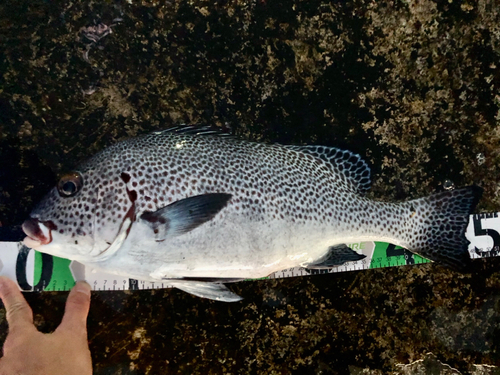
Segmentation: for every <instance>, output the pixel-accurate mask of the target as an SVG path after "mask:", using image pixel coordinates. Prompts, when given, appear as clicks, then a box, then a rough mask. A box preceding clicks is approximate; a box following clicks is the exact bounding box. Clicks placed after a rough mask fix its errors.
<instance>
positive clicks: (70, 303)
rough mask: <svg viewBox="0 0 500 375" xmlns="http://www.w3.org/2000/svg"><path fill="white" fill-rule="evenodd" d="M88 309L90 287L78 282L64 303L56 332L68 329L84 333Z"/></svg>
mask: <svg viewBox="0 0 500 375" xmlns="http://www.w3.org/2000/svg"><path fill="white" fill-rule="evenodd" d="M89 308H90V285H89V284H87V283H86V282H84V281H79V282H77V283H76V285H75V286H74V288H73V289H71V292H69V295H68V300H67V301H66V310H65V312H64V316H63V319H62V322H61V324H60V325H59V327H57V330H65V329H69V330H72V331H78V330H81V332H86V327H87V316H88V314H89ZM57 330H56V331H57Z"/></svg>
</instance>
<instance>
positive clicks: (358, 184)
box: [285, 146, 371, 194]
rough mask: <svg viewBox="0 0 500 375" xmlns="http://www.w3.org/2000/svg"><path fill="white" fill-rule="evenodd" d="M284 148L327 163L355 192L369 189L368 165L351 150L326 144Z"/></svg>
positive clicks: (364, 191) (363, 191)
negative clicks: (344, 178)
mask: <svg viewBox="0 0 500 375" xmlns="http://www.w3.org/2000/svg"><path fill="white" fill-rule="evenodd" d="M285 147H286V148H288V149H290V150H294V151H298V152H302V153H304V154H308V155H311V156H314V157H316V158H318V159H321V160H323V161H326V162H327V163H329V164H330V165H331V166H332V167H333V168H334V169H335V171H337V172H340V174H341V175H343V176H345V177H346V180H347V182H349V183H350V185H352V187H353V189H354V191H356V192H357V193H362V194H364V193H366V192H367V191H368V190H369V189H370V185H371V181H370V167H369V166H368V164H366V162H365V161H364V160H363V159H362V158H361V156H359V155H358V154H355V153H353V152H351V151H347V150H341V149H338V148H336V147H326V146H285Z"/></svg>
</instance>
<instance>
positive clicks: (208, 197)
mask: <svg viewBox="0 0 500 375" xmlns="http://www.w3.org/2000/svg"><path fill="white" fill-rule="evenodd" d="M231 197H232V195H231V194H225V193H211V194H202V195H195V196H193V197H189V198H185V199H181V200H179V201H177V202H174V203H172V204H169V205H168V206H165V207H163V208H160V209H159V210H157V211H155V212H149V211H146V212H144V213H143V214H142V215H141V216H140V220H141V221H142V222H143V223H145V224H147V225H148V226H149V227H150V228H151V229H152V230H153V232H154V234H155V239H156V240H157V241H163V240H165V239H166V238H167V236H178V235H181V234H184V233H187V232H189V231H191V230H193V229H195V228H196V227H198V226H200V225H201V224H203V223H205V222H207V221H209V220H211V219H212V218H213V217H214V216H215V215H216V214H217V213H218V212H219V211H220V210H222V209H223V208H224V207H225V206H226V205H227V203H228V202H229V200H230V199H231Z"/></svg>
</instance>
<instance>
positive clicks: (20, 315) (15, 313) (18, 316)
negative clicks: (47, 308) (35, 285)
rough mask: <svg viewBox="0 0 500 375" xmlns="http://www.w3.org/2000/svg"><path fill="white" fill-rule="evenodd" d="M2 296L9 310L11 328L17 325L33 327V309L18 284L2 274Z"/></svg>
mask: <svg viewBox="0 0 500 375" xmlns="http://www.w3.org/2000/svg"><path fill="white" fill-rule="evenodd" d="M0 298H1V299H2V302H3V304H4V306H5V310H6V311H7V323H8V324H9V330H10V331H12V329H14V328H17V327H24V328H25V327H33V311H31V307H30V306H29V305H28V302H26V300H25V299H24V296H23V295H22V293H21V291H20V290H19V287H18V286H17V284H16V283H15V282H14V281H12V280H10V279H9V278H7V277H5V276H0Z"/></svg>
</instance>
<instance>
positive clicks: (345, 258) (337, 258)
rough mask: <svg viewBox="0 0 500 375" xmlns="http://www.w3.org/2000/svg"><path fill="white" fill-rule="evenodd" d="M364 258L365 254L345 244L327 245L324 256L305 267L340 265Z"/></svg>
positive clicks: (315, 268) (319, 267)
mask: <svg viewBox="0 0 500 375" xmlns="http://www.w3.org/2000/svg"><path fill="white" fill-rule="evenodd" d="M364 258H366V255H363V254H359V253H357V252H355V251H354V250H352V249H350V248H349V247H347V245H344V244H342V245H337V246H331V247H329V248H328V251H327V253H326V254H325V255H324V256H322V257H321V258H319V259H318V260H316V261H315V262H314V263H310V264H308V265H306V266H305V268H307V269H311V270H318V269H327V268H332V267H335V266H340V265H341V264H344V263H345V262H355V261H357V260H361V259H364Z"/></svg>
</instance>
